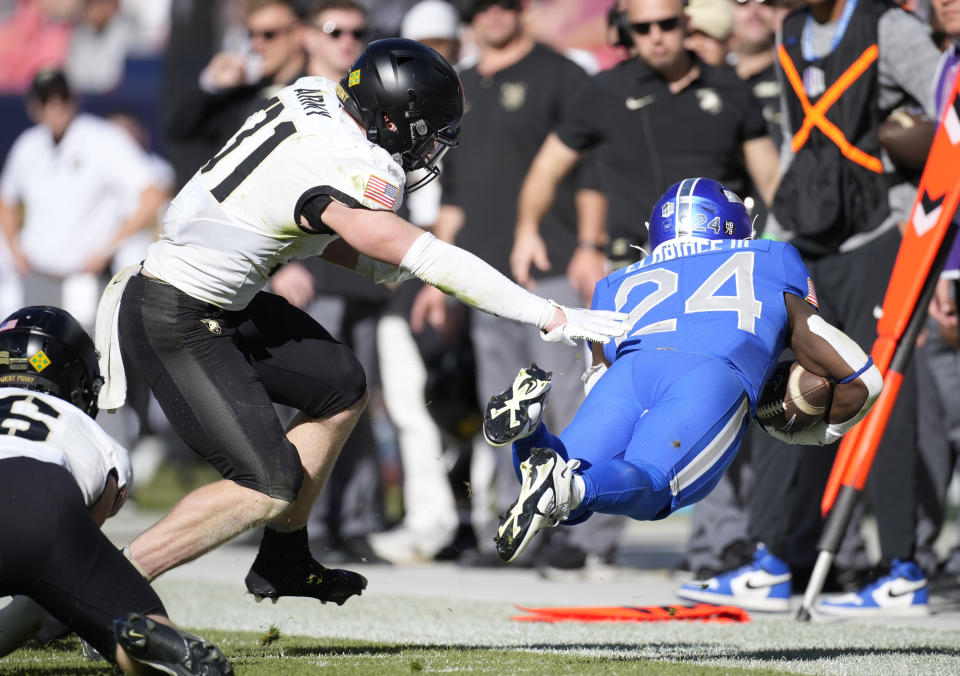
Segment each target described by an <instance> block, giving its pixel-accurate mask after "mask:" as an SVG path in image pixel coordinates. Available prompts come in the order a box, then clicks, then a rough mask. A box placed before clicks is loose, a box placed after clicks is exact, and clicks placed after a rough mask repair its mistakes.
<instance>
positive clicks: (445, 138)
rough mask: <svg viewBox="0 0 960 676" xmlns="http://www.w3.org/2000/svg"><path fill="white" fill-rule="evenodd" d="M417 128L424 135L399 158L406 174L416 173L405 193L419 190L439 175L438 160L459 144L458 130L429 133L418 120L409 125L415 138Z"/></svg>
mask: <svg viewBox="0 0 960 676" xmlns="http://www.w3.org/2000/svg"><path fill="white" fill-rule="evenodd" d="M418 127H419V128H422V129H423V130H424V133H423V134H422V135H420V137H419V138H416V139H415V140H414V145H413V147H412V148H411V149H410V150H409V151H407V152H405V153H403V154H402V155H401V156H400V164H401V165H402V166H403V168H404V170H405V171H407V172H417V176H416V178H415V179H413V180H408V183H407V188H406V192H407V193H411V192H415V191H417V190H419V189H420V188H422V187H423V186H425V185H426V184H427V183H429V182H430V181H432V180H433V179H435V178H436V177H437V176H439V175H440V160H442V159H443V156H444V155H446V154H447V152H448V151H449V150H450V149H451V148H455V147H457V144H458V143H460V130H459V129H453V128H451V127H444V128H443V129H440V130H439V131H435V132H431V131H430V130H429V125H427V123H426V122H424V121H423V120H418V121H417V122H416V123H415V124H413V125H411V132H412V133H413V134H414V135H415V136H416V135H417V133H418V131H419V129H418Z"/></svg>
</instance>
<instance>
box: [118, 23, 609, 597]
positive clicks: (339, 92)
mask: <svg viewBox="0 0 960 676" xmlns="http://www.w3.org/2000/svg"><path fill="white" fill-rule="evenodd" d="M462 114H463V90H462V87H461V85H460V79H459V77H458V76H457V74H456V72H455V71H454V70H453V68H452V67H451V66H450V65H449V64H448V63H447V62H446V61H444V60H443V58H442V57H441V56H440V55H439V54H437V53H436V52H434V51H433V50H432V49H430V48H429V47H426V46H424V45H422V44H420V43H417V42H414V41H411V40H402V39H389V40H380V41H377V42H374V43H371V44H370V45H369V46H368V47H367V49H366V50H365V51H364V53H363V54H362V55H361V56H360V58H359V59H358V60H357V61H356V62H355V63H354V65H353V67H352V68H351V69H350V71H349V73H348V75H347V76H346V77H344V78H343V79H342V80H341V81H340V83H339V84H338V83H336V82H332V81H329V80H326V79H324V78H319V77H308V78H303V79H300V80H298V81H297V82H295V83H294V84H293V85H292V86H290V87H287V88H286V89H283V90H281V91H280V92H279V93H278V94H277V95H276V96H275V97H274V98H272V99H270V100H269V101H267V102H266V103H265V105H264V106H263V108H262V109H261V110H259V111H258V112H257V113H255V114H254V115H253V116H251V117H250V118H249V119H248V120H247V122H246V123H245V124H244V126H243V127H242V128H241V129H240V131H239V132H238V133H237V134H236V135H235V136H234V137H233V138H232V139H231V140H230V141H229V142H228V143H227V145H226V146H225V147H224V148H223V150H221V151H220V152H219V153H218V154H217V155H216V156H215V157H213V158H212V159H211V160H210V161H209V162H207V163H206V164H205V165H204V166H203V167H202V168H201V169H200V171H199V172H197V174H196V175H195V176H194V177H193V178H192V179H191V180H190V181H189V182H188V183H187V185H186V186H185V187H184V188H183V190H182V191H181V192H180V194H179V195H178V196H177V197H176V198H175V199H174V201H173V203H172V204H171V207H170V209H169V211H168V212H167V216H166V222H165V224H164V231H163V234H162V236H161V239H160V240H159V241H158V242H157V243H155V244H153V245H152V246H151V247H150V248H149V250H148V252H147V256H146V259H145V261H144V263H143V268H142V271H140V273H139V274H137V275H135V276H133V277H131V278H130V280H129V282H128V284H127V286H126V289H125V291H124V293H123V296H122V299H121V301H120V309H119V313H118V329H119V330H118V335H119V343H120V346H121V348H122V352H123V355H124V362H125V363H126V364H128V365H131V366H134V367H136V368H137V369H139V370H140V372H141V373H142V375H143V376H144V378H145V379H146V380H147V382H149V383H151V385H152V388H153V391H154V394H155V395H156V397H157V400H158V401H159V402H160V405H161V406H162V407H163V409H164V411H165V413H166V415H167V417H168V418H169V419H170V422H171V424H172V425H173V426H174V428H175V429H176V430H177V431H178V433H179V434H180V435H181V436H182V437H183V438H184V439H185V441H186V442H187V443H188V444H189V445H190V446H191V447H192V448H193V449H194V450H196V451H197V452H198V453H199V454H200V455H202V456H203V457H204V458H205V459H206V460H208V461H209V462H210V463H211V464H213V465H214V467H216V468H217V470H219V472H220V473H221V475H222V476H223V477H224V480H223V481H218V482H215V483H213V484H210V485H208V486H205V487H202V488H200V489H198V490H196V491H194V492H193V493H191V494H189V495H187V496H186V497H185V498H184V499H183V500H182V501H181V502H180V503H179V504H178V505H176V506H175V507H174V508H173V510H172V511H171V513H170V514H169V515H167V516H166V517H165V518H164V519H163V520H161V521H160V522H159V523H158V524H156V525H155V526H153V527H152V528H150V529H149V530H147V531H146V532H144V533H143V534H142V535H140V536H139V537H138V538H136V539H135V540H134V541H133V543H132V544H131V546H130V548H129V549H128V550H127V555H128V557H129V558H131V560H133V561H135V562H136V563H137V565H138V566H139V568H140V569H141V570H142V571H143V572H144V574H145V575H146V576H147V577H148V578H153V577H155V576H157V575H159V574H161V573H163V572H164V571H166V570H169V569H170V568H173V567H174V566H177V565H180V564H182V563H184V562H186V561H189V560H191V559H193V558H195V557H197V556H200V555H201V554H203V553H204V552H206V551H208V550H210V549H212V548H213V547H216V546H218V545H219V544H221V543H223V542H225V541H227V540H228V539H230V538H232V537H234V536H235V535H237V534H238V533H241V532H243V531H245V530H248V529H250V528H253V527H255V526H258V525H261V524H266V525H267V528H266V529H265V533H264V537H263V540H262V541H261V544H260V549H259V552H258V554H257V557H256V560H255V561H254V563H253V566H252V568H251V570H250V573H249V574H248V575H247V578H246V584H247V589H248V590H249V591H250V592H251V593H253V594H254V595H255V596H257V597H269V598H272V599H277V598H278V597H280V596H309V597H313V598H317V599H320V600H321V601H324V602H326V601H334V602H336V603H338V604H342V603H343V602H344V601H346V600H347V599H348V598H349V597H350V596H352V595H354V594H359V593H361V591H362V590H363V589H364V588H365V587H366V580H365V579H364V578H363V577H362V576H360V575H358V574H356V573H353V572H350V571H342V570H329V569H326V568H324V567H323V566H322V565H321V564H320V563H318V562H316V561H315V560H314V559H313V558H312V556H311V554H310V551H309V548H308V545H307V534H306V526H305V524H306V523H307V517H308V515H309V512H310V508H311V506H312V505H313V503H314V501H315V500H316V498H317V495H318V494H319V492H320V489H321V488H322V487H323V484H324V482H325V481H326V479H327V476H328V475H329V472H330V469H331V467H332V466H333V463H334V462H335V460H336V458H337V455H338V453H339V452H340V448H341V446H342V445H343V442H344V440H345V439H346V437H347V436H348V435H349V434H350V431H351V430H352V429H353V426H354V423H355V422H356V420H357V416H358V415H359V414H360V412H361V410H362V409H363V407H364V405H365V404H366V397H367V392H366V380H365V376H364V374H363V370H362V368H361V367H360V364H359V363H358V362H357V360H356V358H355V357H354V356H353V355H352V354H351V353H350V351H349V350H348V349H347V348H346V347H345V346H343V345H342V344H340V343H339V342H337V341H336V340H334V339H333V338H332V337H331V336H330V334H329V333H328V332H327V331H326V330H325V329H323V328H322V327H321V326H320V325H319V324H317V323H316V322H315V321H314V320H312V319H311V318H310V317H309V316H308V315H306V314H305V313H303V312H302V311H300V310H298V309H296V308H294V307H293V306H292V305H289V304H288V303H287V302H286V301H285V300H283V299H282V298H280V297H279V296H276V295H273V294H270V293H266V292H263V291H261V287H262V286H263V285H264V284H265V283H266V282H267V280H268V279H269V277H270V274H271V273H272V272H273V271H275V270H276V269H277V268H279V267H280V266H281V265H283V264H284V263H286V262H287V261H290V260H293V259H299V258H305V257H308V256H314V255H317V256H321V257H322V258H323V259H325V260H327V261H329V262H332V263H336V264H339V265H342V266H345V267H347V268H350V269H354V270H356V271H357V272H358V273H360V274H364V275H367V276H369V277H371V278H373V279H374V280H375V281H378V282H385V281H396V280H400V279H403V278H407V277H410V276H416V277H418V278H419V279H421V280H423V281H424V282H426V283H428V284H432V285H435V286H438V287H439V288H441V289H442V290H444V291H445V292H447V293H449V294H451V295H453V296H455V297H457V298H459V299H460V300H462V301H463V302H465V303H468V304H470V305H473V306H476V307H479V308H480V309H482V310H486V311H487V312H491V313H493V314H497V315H501V316H504V317H507V318H510V319H514V320H516V321H520V322H524V323H527V324H531V325H533V326H536V327H538V328H540V329H541V330H542V335H543V336H544V338H545V339H546V340H552V341H563V342H567V343H569V344H570V345H573V344H574V341H575V340H576V339H578V338H587V339H591V340H600V341H606V340H607V339H608V338H609V336H616V335H620V334H622V333H623V327H622V325H621V323H622V322H621V320H622V318H623V315H620V314H618V313H596V312H590V311H588V310H581V309H570V308H565V307H562V306H559V305H557V304H556V303H553V302H552V301H548V300H545V299H543V298H540V297H538V296H535V295H533V294H531V293H529V292H527V291H525V290H524V289H522V288H520V287H518V286H517V285H515V284H513V283H512V282H510V281H509V280H508V279H506V278H505V277H503V276H502V275H500V274H499V273H497V272H496V271H495V270H493V269H492V268H491V267H490V266H488V265H486V264H485V263H483V262H482V261H481V260H479V259H478V258H476V257H474V256H472V255H471V254H468V253H467V252H465V251H463V250H461V249H459V248H457V247H454V246H451V245H448V244H445V243H443V242H440V241H438V240H437V239H435V238H434V237H433V236H432V235H430V234H427V233H424V232H423V231H422V230H420V229H418V228H416V227H414V226H412V225H410V224H409V223H407V222H406V221H404V220H403V219H401V218H399V217H397V216H396V215H395V213H394V212H395V211H396V210H397V209H398V208H399V206H400V202H401V200H402V196H403V194H404V192H405V184H406V181H407V176H406V174H407V172H419V175H420V180H418V181H416V184H415V185H413V186H411V187H409V188H407V191H409V190H412V189H415V188H416V187H418V186H419V185H422V184H423V183H424V182H425V181H429V180H430V179H431V178H433V177H434V176H435V175H436V174H437V173H438V170H437V163H438V162H439V160H440V158H441V157H442V155H443V154H444V152H445V151H446V150H447V149H448V148H450V147H452V146H454V145H456V143H457V139H458V135H459V126H460V118H461V116H462ZM414 175H416V174H414ZM477 189H478V190H480V189H482V186H477ZM274 402H276V403H282V404H285V405H287V406H291V407H295V408H297V409H299V410H300V411H301V413H300V414H299V415H298V416H297V417H296V418H295V419H294V420H293V421H292V422H291V424H290V425H289V426H288V428H287V429H286V430H284V429H283V428H282V427H281V423H280V421H279V419H278V418H277V415H276V413H275V412H274V408H273V403H274Z"/></svg>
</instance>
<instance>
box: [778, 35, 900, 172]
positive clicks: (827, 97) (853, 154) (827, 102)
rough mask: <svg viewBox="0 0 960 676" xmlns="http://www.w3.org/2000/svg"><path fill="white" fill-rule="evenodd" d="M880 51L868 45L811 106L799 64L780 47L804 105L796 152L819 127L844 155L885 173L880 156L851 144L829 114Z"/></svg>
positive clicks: (782, 60) (782, 62) (785, 69)
mask: <svg viewBox="0 0 960 676" xmlns="http://www.w3.org/2000/svg"><path fill="white" fill-rule="evenodd" d="M878 54H879V49H878V48H877V45H875V44H874V45H870V46H869V47H867V49H866V51H864V52H863V54H861V55H860V56H859V57H858V58H857V60H856V61H854V62H853V63H852V64H850V67H849V68H847V69H846V70H845V71H844V72H843V74H842V75H841V76H840V77H838V78H837V81H836V82H834V83H833V84H832V85H830V87H829V88H828V89H827V91H825V92H824V93H823V96H821V97H820V100H819V101H817V104H816V105H812V104H811V103H810V99H809V98H807V93H806V92H805V91H804V89H803V81H802V80H801V79H800V74H799V73H798V72H797V69H796V66H794V65H793V61H792V60H791V59H790V55H789V54H787V50H786V49H785V48H784V47H783V45H780V46H779V47H778V48H777V55H778V56H779V58H780V65H781V66H783V72H784V73H785V74H786V76H787V80H788V81H789V82H790V86H791V87H792V88H793V91H794V93H795V94H796V95H797V98H798V99H800V105H801V106H803V114H804V118H803V125H802V126H801V127H800V130H799V131H797V133H796V134H794V135H793V141H792V142H791V144H790V145H791V147H792V148H793V152H797V151H798V150H800V148H802V147H803V144H804V143H806V142H807V139H808V138H810V132H811V131H812V130H813V128H814V127H816V128H817V129H819V130H820V131H822V132H823V133H824V135H826V137H827V138H829V139H830V140H831V141H833V142H834V143H835V144H836V145H837V147H838V148H840V152H842V153H843V156H844V157H846V158H847V159H848V160H850V161H851V162H856V163H857V164H859V165H860V166H862V167H865V168H866V169H869V170H870V171H873V172H876V173H878V174H880V173H883V163H882V162H881V161H880V159H879V158H877V157H874V156H873V155H871V154H869V153H865V152H864V151H862V150H860V148H858V147H856V146H855V145H853V144H852V143H850V141H848V140H847V137H846V136H844V135H843V132H842V131H840V129H839V128H837V126H836V125H835V124H834V123H833V122H831V121H830V120H828V119H827V117H826V113H827V111H828V110H829V109H830V106H832V105H833V104H834V103H836V102H837V101H838V100H839V99H840V97H841V96H842V95H843V93H844V92H845V91H846V90H847V89H849V88H850V85H852V84H853V83H854V82H855V81H856V79H857V78H858V77H860V76H861V75H863V74H864V73H865V72H866V70H867V68H869V67H870V65H871V64H872V63H873V62H874V61H876V60H877V56H878Z"/></svg>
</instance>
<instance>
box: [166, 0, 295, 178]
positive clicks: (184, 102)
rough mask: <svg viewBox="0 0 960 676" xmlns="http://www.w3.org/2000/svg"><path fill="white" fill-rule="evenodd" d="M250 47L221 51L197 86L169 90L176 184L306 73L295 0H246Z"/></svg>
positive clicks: (168, 121) (168, 119)
mask: <svg viewBox="0 0 960 676" xmlns="http://www.w3.org/2000/svg"><path fill="white" fill-rule="evenodd" d="M244 8H245V10H246V16H245V19H244V22H245V24H246V28H247V33H248V36H249V40H250V42H249V49H250V51H249V52H248V53H246V54H244V53H239V52H235V51H221V52H218V53H217V54H215V55H214V56H213V58H212V59H211V60H210V62H209V63H208V64H207V66H206V68H204V69H203V72H202V73H201V74H200V77H199V80H198V81H197V82H193V83H189V84H188V85H187V86H186V87H177V88H173V89H172V91H171V92H170V94H171V97H170V102H169V105H168V108H167V111H166V121H165V127H166V132H167V135H168V137H169V139H170V140H171V141H173V142H174V143H176V144H184V145H186V146H188V148H185V149H183V150H182V151H181V152H180V160H179V161H178V163H177V165H176V168H177V178H178V186H179V185H181V184H183V183H185V182H186V180H187V178H189V177H190V176H191V175H192V174H193V173H194V172H195V171H196V170H197V169H198V168H199V167H200V165H201V164H202V163H203V162H205V161H206V160H207V159H209V158H210V157H212V156H213V155H215V154H216V153H217V151H219V150H220V148H221V147H222V146H223V144H224V143H225V142H226V141H227V139H229V138H230V136H231V135H232V134H233V133H234V132H235V131H236V130H237V128H239V127H240V125H241V124H243V121H244V120H245V119H246V118H247V117H248V116H249V115H250V114H251V113H252V112H254V111H255V110H256V109H257V108H258V107H259V106H260V105H261V104H262V103H263V102H264V101H266V100H267V99H269V98H270V97H271V96H273V95H274V94H275V93H276V92H277V91H279V90H280V89H281V88H282V87H284V86H286V85H288V84H290V83H292V82H293V81H294V80H296V79H297V78H299V77H301V76H303V75H304V74H305V68H306V56H305V54H304V51H303V32H304V27H303V23H302V22H301V20H300V15H299V14H298V13H297V9H296V5H295V3H294V2H293V0H244Z"/></svg>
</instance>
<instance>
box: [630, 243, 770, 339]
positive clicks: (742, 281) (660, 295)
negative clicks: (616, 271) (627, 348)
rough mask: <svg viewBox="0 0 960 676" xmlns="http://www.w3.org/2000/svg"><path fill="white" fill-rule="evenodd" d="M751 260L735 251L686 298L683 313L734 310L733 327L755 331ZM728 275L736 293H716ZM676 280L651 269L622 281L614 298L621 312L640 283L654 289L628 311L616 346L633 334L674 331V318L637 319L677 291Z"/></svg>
mask: <svg viewBox="0 0 960 676" xmlns="http://www.w3.org/2000/svg"><path fill="white" fill-rule="evenodd" d="M753 262H754V254H753V252H752V251H739V252H737V253H735V254H733V255H732V256H730V257H729V258H728V259H727V260H726V261H724V262H723V263H722V264H721V265H719V266H718V267H717V269H716V270H714V271H713V273H712V274H711V275H710V276H709V277H707V279H706V280H705V281H704V282H703V284H701V285H700V286H699V287H698V288H697V290H696V291H694V292H693V293H692V294H691V295H690V297H689V298H687V300H686V302H685V303H684V306H683V312H684V314H690V313H693V312H735V313H736V314H737V328H738V329H740V330H742V331H749V332H750V333H756V331H755V330H754V329H755V325H756V320H757V319H759V317H760V310H761V309H762V308H763V303H761V302H760V301H758V300H757V297H756V294H755V293H754V289H753ZM731 277H732V278H733V279H734V283H735V285H736V293H735V294H734V295H732V296H721V295H719V294H718V291H719V290H720V288H721V287H723V285H724V284H726V282H727V280H728V279H730V278H731ZM679 280H680V276H679V275H678V274H677V273H676V272H674V271H673V270H668V269H666V268H653V269H650V270H645V271H643V272H640V273H638V274H636V275H631V276H630V277H628V278H627V279H625V280H624V281H623V284H621V285H620V288H619V289H617V295H616V298H615V299H614V303H615V304H616V309H617V310H618V311H622V310H623V308H624V306H626V304H627V300H628V297H629V295H630V292H631V291H632V290H633V289H635V288H636V287H638V286H640V285H641V284H655V285H656V289H654V290H653V292H652V293H650V294H648V295H647V296H646V297H645V298H644V299H643V300H642V301H640V302H639V303H637V305H636V306H635V307H634V308H633V309H632V310H630V313H629V317H628V320H629V323H630V324H631V325H632V326H633V327H634V328H633V330H631V331H629V332H628V333H627V334H626V335H625V336H622V337H620V338H618V339H617V341H616V342H617V345H619V344H620V343H622V342H623V341H624V340H626V339H628V338H631V337H633V336H642V335H645V334H650V333H664V332H667V331H676V330H677V318H676V317H671V318H670V319H662V320H660V321H656V322H651V323H649V324H642V323H641V321H642V319H643V316H644V315H645V314H647V313H648V312H650V311H651V310H652V309H653V308H655V307H656V306H657V305H659V304H660V303H662V302H663V301H665V300H667V299H668V298H670V297H671V296H672V295H673V294H675V293H676V292H677V289H678V288H679Z"/></svg>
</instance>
